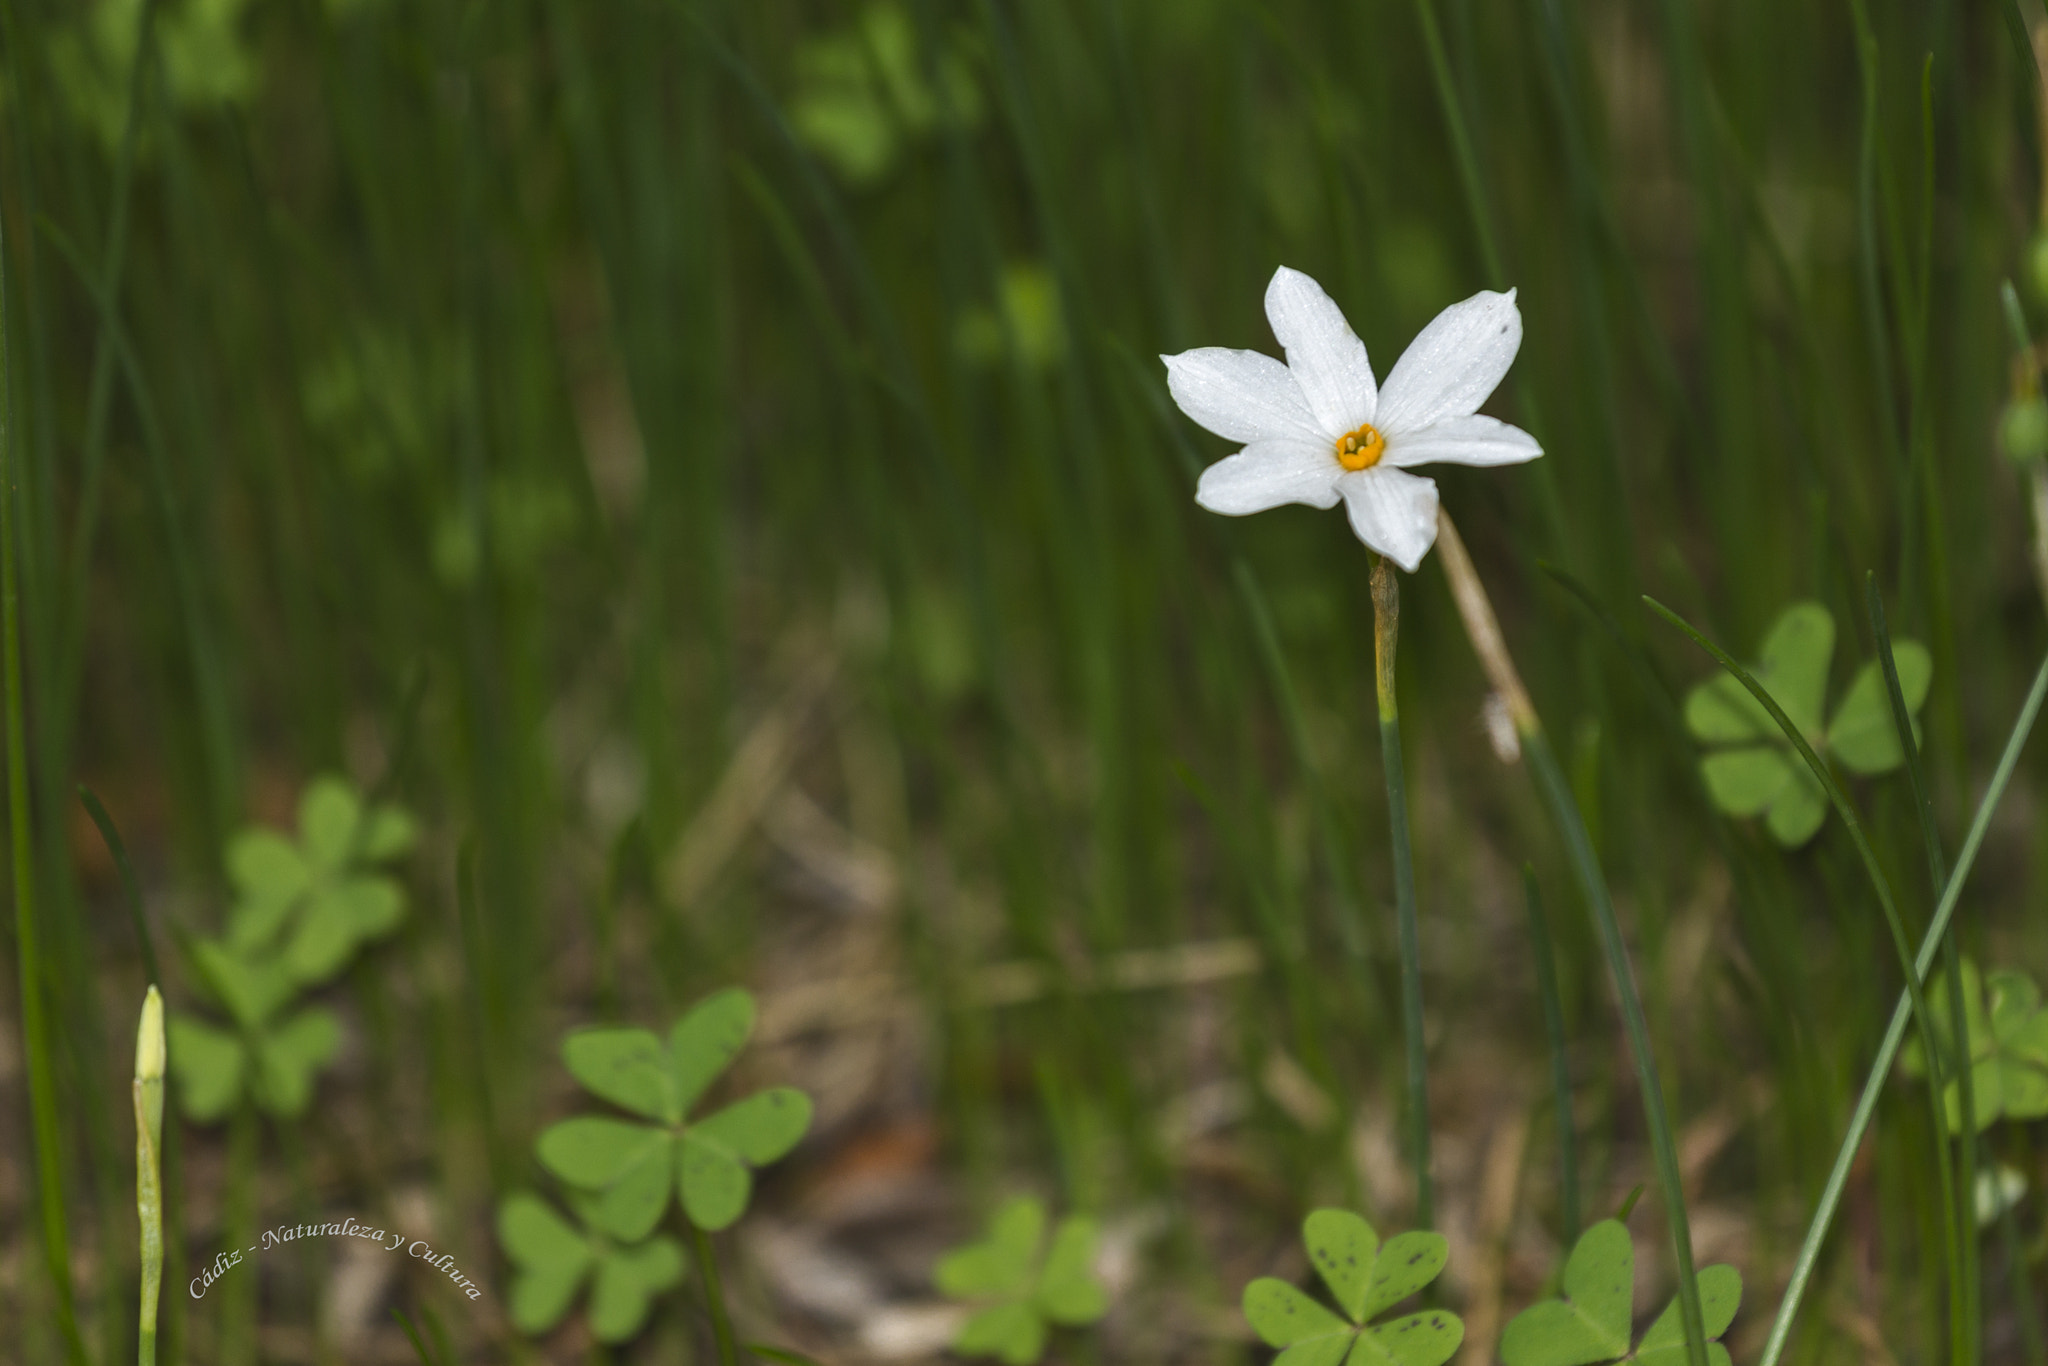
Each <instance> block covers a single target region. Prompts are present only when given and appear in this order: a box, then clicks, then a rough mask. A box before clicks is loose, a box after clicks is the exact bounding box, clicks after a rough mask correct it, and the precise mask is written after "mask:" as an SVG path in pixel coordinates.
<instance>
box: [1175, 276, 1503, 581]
mask: <svg viewBox="0 0 2048 1366" xmlns="http://www.w3.org/2000/svg"><path fill="white" fill-rule="evenodd" d="M1266 319H1267V321H1268V322H1270V323H1272V325H1273V335H1274V336H1275V337H1277V338H1279V340H1280V345H1281V346H1282V347H1283V348H1284V349H1285V350H1286V352H1287V363H1286V364H1285V365H1282V364H1281V363H1280V362H1279V361H1277V360H1274V359H1273V358H1272V357H1271V356H1267V355H1262V354H1260V353H1259V352H1257V351H1232V350H1229V349H1228V348H1225V347H1221V346H1205V347H1202V348H1200V349H1199V350H1195V351H1183V352H1182V353H1181V354H1179V355H1178V356H1161V357H1160V359H1161V360H1163V361H1165V362H1166V385H1167V388H1168V389H1170V390H1171V391H1172V393H1173V400H1174V402H1176V403H1178V404H1179V405H1180V407H1181V411H1182V412H1184V413H1186V414H1187V415H1188V416H1189V417H1191V418H1193V419H1194V420H1195V421H1196V422H1199V423H1200V424H1201V425H1202V426H1204V427H1207V428H1208V429H1209V430H1210V431H1212V432H1214V433H1216V434H1217V435H1218V436H1227V437H1229V438H1230V439H1231V440H1233V441H1243V442H1246V443H1248V444H1247V445H1246V446H1245V448H1244V449H1243V450H1241V451H1239V452H1238V453H1237V454H1236V455H1233V456H1231V457H1229V458H1228V459H1225V460H1219V461H1217V462H1216V463H1215V464H1213V465H1211V466H1209V468H1208V469H1206V470H1203V471H1202V479H1201V482H1200V484H1199V485H1197V487H1196V489H1195V501H1196V502H1198V503H1200V504H1201V505H1202V506H1203V507H1205V508H1207V509H1209V510H1210V511H1211V512H1222V513H1227V514H1229V515H1230V516H1233V517H1237V516H1243V515H1244V514H1245V513H1248V512H1264V511H1265V510H1266V509H1267V508H1271V507H1278V506H1280V504H1282V503H1307V504H1308V505H1309V506H1310V507H1319V508H1329V507H1335V506H1337V500H1338V499H1339V498H1342V499H1343V500H1344V506H1345V510H1346V511H1347V512H1349V513H1350V515H1351V529H1352V530H1353V531H1355V532H1357V533H1358V539H1359V540H1361V541H1364V542H1365V543H1366V544H1367V545H1368V546H1370V547H1372V548H1373V549H1374V550H1377V551H1379V552H1380V553H1381V554H1382V555H1385V556H1386V557H1387V558H1388V559H1390V560H1392V561H1393V562H1394V563H1395V564H1398V565H1400V566H1401V568H1403V569H1405V570H1407V571H1409V572H1410V573H1413V572H1414V570H1415V567H1416V566H1417V565H1419V564H1421V563H1422V557H1423V556H1424V555H1426V554H1428V553H1429V548H1430V546H1432V545H1434V544H1435V543H1436V481H1434V480H1432V479H1425V478H1423V477H1422V476H1421V475H1415V474H1410V473H1408V469H1407V467H1408V466H1410V465H1428V464H1434V463H1437V462H1439V461H1443V462H1448V463H1450V464H1453V465H1515V464H1520V463H1521V462H1522V461H1524V460H1534V459H1535V458H1536V457H1537V456H1539V455H1541V454H1543V448H1542V447H1540V446H1538V445H1537V444H1536V439H1535V438H1534V437H1532V436H1530V435H1529V434H1528V433H1527V432H1525V431H1523V430H1522V429H1521V428H1519V427H1510V426H1509V425H1508V424H1507V423H1505V422H1500V421H1496V420H1495V419H1493V418H1490V417H1480V416H1479V415H1478V408H1479V405H1480V404H1482V403H1484V402H1485V401H1486V397H1487V395H1489V394H1491V393H1492V392H1493V390H1494V386H1495V385H1497V384H1499V383H1500V381H1501V377H1502V376H1503V375H1505V374H1507V372H1508V366H1510V365H1511V364H1513V363H1514V359H1515V352H1516V351H1518V350H1520V349H1521V345H1522V315H1521V313H1520V312H1519V311H1517V310H1516V308H1515V294H1514V291H1513V290H1509V291H1508V292H1507V293H1505V294H1496V293H1494V292H1493V291H1491V290H1482V291H1481V292H1479V293H1478V294H1475V295H1473V296H1472V297H1471V298H1469V299H1467V300H1465V302H1463V303H1461V304H1452V305H1451V306H1450V307H1449V308H1447V309H1445V310H1444V311H1443V312H1441V313H1439V314H1437V315H1436V319H1435V320H1434V321H1433V322H1431V323H1430V325H1429V326H1428V327H1425V328H1423V329H1422V333H1421V335H1419V336H1418V337H1416V338H1415V340H1414V341H1412V342H1410V343H1409V344H1408V349H1407V350H1406V351H1404V352H1402V353H1401V359H1400V360H1398V361H1396V362H1394V370H1393V373H1392V374H1390V375H1388V376H1387V385H1386V388H1385V389H1381V388H1380V387H1379V386H1378V385H1377V384H1376V383H1375V382H1374V380H1373V374H1372V365H1371V363H1370V362H1368V361H1367V360H1366V358H1365V343H1364V342H1362V341H1360V340H1359V339H1358V335H1357V334H1356V333H1354V332H1353V331H1352V330H1351V325H1350V324H1349V323H1347V322H1345V321H1344V315H1343V313H1342V312H1340V311H1339V310H1338V308H1337V305H1336V304H1335V303H1333V302H1332V301H1331V299H1330V296H1329V295H1327V294H1325V293H1323V287H1322V286H1321V285H1319V284H1317V283H1316V282H1315V281H1314V280H1311V279H1310V278H1309V277H1308V276H1306V275H1303V274H1302V273H1301V272H1300V271H1298V270H1289V269H1288V268H1287V267H1286V266H1282V267H1280V269H1279V270H1277V271H1275V272H1274V273H1273V283H1272V284H1270V285H1268V286H1267V287H1266Z"/></svg>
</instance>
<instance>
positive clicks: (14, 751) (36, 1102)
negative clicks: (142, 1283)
mask: <svg viewBox="0 0 2048 1366" xmlns="http://www.w3.org/2000/svg"><path fill="white" fill-rule="evenodd" d="M5 241H6V237H5V229H4V227H0V260H4V257H5ZM8 340H9V339H8V335H7V284H6V272H5V270H4V268H0V633H4V639H0V655H4V665H0V668H4V683H5V687H6V690H7V700H6V707H7V720H6V725H7V823H8V833H9V838H10V847H11V850H12V854H13V864H14V870H13V871H14V948H15V958H16V967H17V970H18V972H19V975H20V979H21V987H20V990H21V1043H22V1051H23V1053H24V1054H25V1055H26V1060H27V1064H28V1066H27V1071H28V1104H29V1116H30V1131H31V1133H32V1134H33V1136H34V1142H35V1163H36V1204H37V1207H38V1210H39V1211H40V1213H41V1216H42V1226H43V1265H44V1269H45V1271H47V1272H48V1274H49V1277H50V1288H51V1293H52V1294H53V1295H55V1296H56V1310H57V1330H58V1332H59V1333H60V1334H61V1335H62V1336H63V1338H64V1346H65V1351H66V1353H67V1355H68V1356H69V1358H70V1360H71V1361H72V1363H73V1366H84V1363H85V1361H86V1354H85V1342H84V1339H83V1338H81V1337H80V1336H79V1331H78V1318H77V1310H76V1308H75V1306H74V1303H73V1300H72V1290H71V1248H70V1237H69V1235H68V1234H67V1233H66V1231H65V1219H66V1212H65V1207H64V1176H63V1150H62V1146H61V1141H60V1138H59V1134H60V1132H61V1128H62V1126H61V1123H60V1121H59V1117H58V1113H57V1089H56V1076H55V1073H54V1070H53V1068H52V1065H51V1055H50V1038H49V1021H48V1019H47V1018H46V1016H45V1012H44V1004H43V974H44V973H45V972H46V971H48V965H47V964H46V963H45V962H44V961H43V955H42V950H41V947H40V943H39V940H38V930H37V924H36V860H35V836H34V833H33V817H32V816H31V813H30V811H29V802H28V725H27V721H26V716H27V701H26V699H25V698H24V697H23V696H22V666H21V607H20V589H19V586H18V584H17V582H16V577H17V566H16V563H15V558H16V546H15V538H14V530H15V528H14V516H15V511H16V503H17V501H18V500H19V499H20V498H21V496H22V494H21V474H20V471H19V470H18V469H17V468H16V462H15V459H14V422H13V415H14V393H13V384H12V382H11V380H10V378H9V377H10V375H11V373H12V372H11V371H10V369H9V366H8V361H7V350H8Z"/></svg>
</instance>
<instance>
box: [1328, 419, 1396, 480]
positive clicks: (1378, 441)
mask: <svg viewBox="0 0 2048 1366" xmlns="http://www.w3.org/2000/svg"><path fill="white" fill-rule="evenodd" d="M1386 449H1387V439H1386V438H1385V437H1384V436H1381V435H1380V431H1379V428H1377V427H1375V426H1373V425H1372V424H1371V423H1370V422H1368V423H1366V424H1365V425H1364V426H1363V427H1360V428H1359V429H1358V430H1357V431H1355V432H1347V433H1345V434H1344V435H1343V436H1341V437H1339V438H1337V463H1338V464H1340V465H1342V466H1343V467H1344V468H1345V469H1347V470H1369V469H1371V468H1372V467H1373V466H1374V465H1377V464H1379V463H1380V456H1381V455H1383V454H1385V452H1386Z"/></svg>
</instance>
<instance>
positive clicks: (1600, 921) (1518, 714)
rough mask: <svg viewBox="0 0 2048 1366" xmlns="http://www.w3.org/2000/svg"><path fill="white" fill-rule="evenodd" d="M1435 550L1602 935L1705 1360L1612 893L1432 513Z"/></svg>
mask: <svg viewBox="0 0 2048 1366" xmlns="http://www.w3.org/2000/svg"><path fill="white" fill-rule="evenodd" d="M1437 554H1438V556H1439V558H1440V559H1441V560H1442V562H1443V566H1444V573H1445V575H1446V576H1447V577H1448V578H1449V579H1450V582H1451V595H1452V597H1453V598H1454V599H1456V601H1457V605H1458V615H1459V616H1460V618H1462V619H1463V621H1464V623H1465V633H1466V635H1468V636H1469V637H1470V638H1471V640H1472V648H1473V652H1474V653H1476V654H1477V655H1478V656H1479V662H1480V665H1481V667H1482V668H1484V669H1485V671H1486V676H1487V678H1488V680H1489V681H1490V682H1491V683H1492V684H1493V689H1494V692H1495V694H1496V695H1498V696H1499V697H1500V699H1501V702H1502V704H1503V705H1504V706H1506V708H1507V710H1508V715H1509V717H1511V718H1512V719H1513V721H1514V723H1515V731H1516V733H1517V734H1518V735H1519V736H1520V737H1521V742H1522V753H1523V754H1524V755H1525V756H1527V758H1528V760H1529V771H1530V772H1531V773H1532V774H1533V775H1534V776H1535V779H1536V790H1537V793H1538V795H1540V796H1541V797H1542V798H1543V802H1544V805H1546V806H1547V807H1548V808H1549V809H1550V817H1551V820H1552V822H1553V823H1554V824H1555V825H1556V826H1557V831H1558V834H1559V835H1561V836H1562V837H1563V839H1564V843H1565V852H1566V854H1567V856H1568V857H1569V859H1570V862H1571V865H1572V872H1573V873H1574V875H1575V876H1576V877H1577V878H1578V882H1579V890H1580V893H1581V895H1582V896H1583V897H1584V898H1585V902H1586V909H1587V912H1588V914H1590V915H1591V916H1592V918H1593V926H1594V929H1595V931H1596V932H1597V934H1598V935H1599V938H1600V948H1601V952H1602V953H1603V954H1604V955H1605V956H1606V959H1607V972H1608V976H1609V977H1610V978H1611V979H1612V981H1613V983H1614V994H1615V996H1616V998H1617V999H1618V1000H1619V1002H1620V1004H1621V1019H1622V1026H1623V1028H1624V1030H1625V1031H1626V1032H1627V1034H1628V1044H1629V1053H1630V1055H1631V1058H1632V1060H1633V1061H1634V1064H1635V1073H1636V1088H1637V1090H1638V1091H1640V1092H1641V1093H1642V1100H1643V1115H1644V1119H1645V1121H1646V1122H1647V1123H1648V1126H1649V1130H1650V1151H1651V1155H1652V1158H1653V1160H1654V1162H1655V1165H1656V1169H1657V1184H1658V1186H1659V1187H1660V1188H1661V1189H1662V1192H1663V1196H1664V1215H1665V1221H1666V1222H1667V1223H1668V1224H1669V1225H1670V1231H1671V1253H1672V1259H1673V1261H1674V1262H1675V1263H1676V1265H1677V1268H1678V1314H1679V1321H1680V1323H1681V1324H1682V1326H1683V1327H1684V1330H1685V1354H1686V1361H1687V1363H1688V1366H1707V1362H1708V1356H1707V1329H1706V1316H1705V1315H1704V1314H1703V1313H1702V1312H1701V1309H1700V1287H1699V1282H1698V1280H1697V1279H1696V1278H1695V1274H1694V1271H1693V1261H1692V1226H1691V1221H1690V1220H1689V1219H1687V1217H1686V1212H1685V1187H1684V1184H1683V1181H1682V1178H1681V1175H1680V1173H1679V1169H1678V1145H1677V1144H1676V1142H1675V1141H1674V1140H1673V1139H1672V1135H1671V1116H1670V1115H1669V1114H1667V1113H1666V1111H1665V1108H1664V1084H1663V1082H1662V1081H1661V1080H1660V1079H1659V1078H1658V1075H1657V1056H1656V1053H1655V1051H1654V1050H1653V1049H1652V1047H1651V1045H1650V1027H1649V1024H1648V1022H1647V1021H1646V1020H1645V1019H1644V1017H1643V1001H1642V994H1641V992H1639V991H1638V990H1637V989H1636V980H1635V969H1634V968H1633V967H1631V966H1630V964H1629V957H1628V945H1627V943H1626V942H1625V941H1624V940H1623V939H1622V936H1621V922H1620V920H1619V919H1618V918H1617V917H1616V915H1615V913H1614V899H1613V897H1612V896H1610V895H1609V894H1608V891H1607V878H1606V875H1605V874H1604V873H1602V872H1601V869H1600V856H1599V854H1597V853H1596V852H1594V849H1593V840H1592V837H1591V836H1590V835H1588V834H1587V833H1586V820H1585V817H1584V816H1583V815H1582V814H1581V813H1580V811H1579V804H1578V799H1577V798H1575V797H1574V796H1573V795H1572V789H1571V784H1570V783H1569V782H1567V781H1565V776H1564V773H1563V771H1562V770H1561V769H1560V768H1559V767H1558V765H1557V756H1556V754H1555V753H1553V752H1552V750H1551V748H1550V741H1549V739H1548V738H1547V737H1546V735H1545V734H1544V730H1543V722H1542V719H1541V718H1540V717H1538V716H1537V714H1536V708H1535V705H1534V704H1533V703H1532V702H1531V701H1530V700H1529V692H1528V689H1527V688H1525V687H1523V686H1522V678H1521V674H1520V673H1519V672H1518V671H1517V670H1516V669H1515V663H1514V659H1513V658H1512V657H1511V656H1510V655H1509V654H1508V651H1507V642H1506V641H1505V640H1504V639H1503V638H1502V636H1501V633H1500V622H1499V620H1498V619H1497V618H1496V617H1495V616H1494V612H1493V603H1492V601H1491V600H1490V599H1489V598H1488V597H1487V595H1486V586H1485V585H1484V584H1482V583H1481V582H1480V581H1479V572H1478V570H1476V569H1474V568H1473V567H1472V557H1471V556H1470V555H1469V554H1467V553H1466V550H1465V542H1464V540H1463V539H1462V538H1461V537H1460V536H1459V535H1458V530H1457V528H1456V527H1455V526H1454V525H1453V524H1452V522H1451V519H1450V517H1449V515H1448V514H1446V513H1444V512H1442V511H1441V510H1439V511H1438V513H1437Z"/></svg>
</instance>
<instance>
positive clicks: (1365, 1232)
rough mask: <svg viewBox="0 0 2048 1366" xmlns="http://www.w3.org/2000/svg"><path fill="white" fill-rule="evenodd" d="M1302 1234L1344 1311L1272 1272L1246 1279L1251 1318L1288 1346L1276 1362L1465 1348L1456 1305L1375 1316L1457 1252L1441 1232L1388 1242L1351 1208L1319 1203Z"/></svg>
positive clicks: (1404, 1358) (1319, 1364) (1303, 1364)
mask: <svg viewBox="0 0 2048 1366" xmlns="http://www.w3.org/2000/svg"><path fill="white" fill-rule="evenodd" d="M1301 1236H1302V1242H1303V1243H1304V1244H1305V1245H1306V1246H1307V1248H1308V1255H1309V1260H1310V1261H1312V1262H1314V1263H1315V1267H1316V1270H1317V1272H1319V1273H1320V1274H1321V1275H1322V1278H1323V1284H1324V1285H1326V1286H1328V1287H1329V1288H1330V1295H1331V1297H1332V1298H1334V1299H1335V1300H1336V1301H1337V1307H1338V1308H1339V1309H1340V1310H1342V1311H1343V1314H1342V1317H1339V1316H1338V1315H1336V1314H1333V1313H1331V1312H1330V1311H1329V1310H1328V1309H1327V1308H1325V1307H1324V1306H1323V1305H1322V1304H1320V1303H1318V1302H1317V1301H1315V1300H1313V1299H1311V1298H1309V1296H1308V1295H1307V1294H1305V1293H1304V1292H1302V1291H1301V1290H1299V1289H1297V1288H1296V1287H1294V1286H1292V1285H1289V1284H1288V1283H1287V1282H1286V1281H1283V1280H1279V1279H1277V1278H1275V1277H1272V1276H1261V1277H1260V1278H1259V1279H1258V1280H1255V1281H1253V1282H1252V1283H1251V1284H1250V1285H1248V1286H1246V1287H1245V1288H1244V1316H1245V1319H1246V1320H1247V1321H1248V1322H1249V1323H1250V1324H1251V1326H1252V1327H1253V1329H1255V1330H1256V1331H1257V1332H1258V1335H1259V1336H1260V1337H1261V1338H1264V1339H1265V1341H1266V1343H1267V1345H1268V1346H1272V1347H1278V1348H1281V1349H1282V1350H1281V1352H1280V1355H1279V1357H1278V1358H1276V1359H1275V1362H1274V1366H1340V1363H1343V1366H1382V1363H1396V1364H1397V1366H1443V1363H1444V1362H1446V1361H1449V1360H1450V1359H1451V1354H1452V1353H1453V1352H1456V1351H1457V1350H1458V1344H1459V1343H1460V1342H1462V1341H1464V1339H1465V1323H1464V1320H1462V1319H1460V1318H1459V1317H1458V1316H1457V1315H1456V1314H1453V1313H1451V1312H1450V1311H1449V1310H1445V1309H1426V1310H1424V1311H1422V1312H1421V1313H1419V1314H1406V1315H1403V1316H1402V1317H1400V1318H1397V1319H1387V1320H1385V1321H1383V1322H1380V1323H1374V1322H1372V1321H1371V1320H1372V1319H1374V1318H1375V1317H1377V1316H1378V1315H1380V1314H1382V1313H1385V1312H1386V1311H1387V1310H1389V1309H1391V1308H1393V1307H1394V1306H1395V1305H1396V1304H1398V1303H1400V1302H1401V1301H1402V1300H1405V1299H1407V1298H1408V1297H1409V1296H1410V1295H1413V1294H1414V1293H1416V1292H1417V1291H1418V1290H1420V1289H1422V1288H1423V1287H1424V1286H1426V1285H1428V1284H1429V1283H1430V1282H1431V1281H1433V1280H1435V1279H1436V1277H1437V1273H1438V1272H1440V1271H1442V1270H1443V1269H1444V1262H1445V1261H1446V1260H1448V1259H1449V1257H1450V1244H1448V1243H1447V1242H1445V1241H1444V1237H1443V1235H1442V1234H1440V1233H1401V1234H1396V1235H1395V1236H1394V1237H1392V1238H1389V1239H1387V1241H1386V1242H1385V1243H1384V1244H1382V1243H1381V1242H1380V1239H1379V1235H1378V1234H1377V1233H1375V1232H1373V1228H1372V1225H1371V1224H1368V1223H1366V1222H1365V1220H1363V1219H1361V1218H1359V1217H1358V1216H1357V1215H1355V1214H1353V1213H1351V1212H1350V1211H1349V1210H1341V1209H1319V1210H1317V1211H1315V1212H1314V1213H1313V1214H1310V1215H1309V1216H1308V1218H1307V1219H1306V1220H1304V1221H1303V1222H1302V1226H1301Z"/></svg>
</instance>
